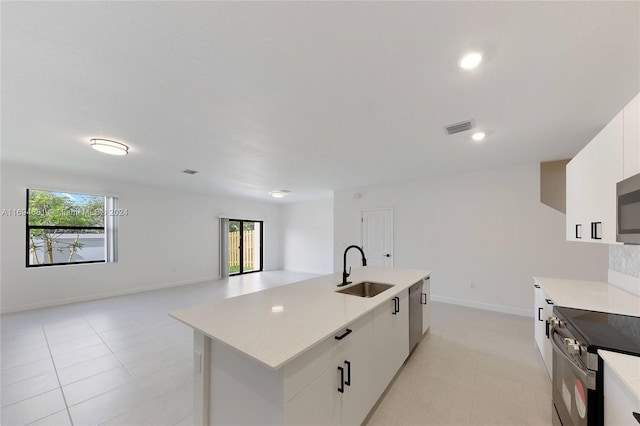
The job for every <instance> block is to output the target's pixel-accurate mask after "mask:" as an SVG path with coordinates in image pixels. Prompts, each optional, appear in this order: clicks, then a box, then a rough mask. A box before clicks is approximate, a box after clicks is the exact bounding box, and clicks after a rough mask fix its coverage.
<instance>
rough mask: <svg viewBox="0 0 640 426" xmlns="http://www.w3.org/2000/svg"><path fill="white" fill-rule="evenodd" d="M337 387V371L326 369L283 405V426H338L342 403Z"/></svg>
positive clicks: (338, 379)
mask: <svg viewBox="0 0 640 426" xmlns="http://www.w3.org/2000/svg"><path fill="white" fill-rule="evenodd" d="M339 386H340V374H339V370H338V369H337V368H336V367H334V368H328V369H326V370H325V371H324V372H323V373H322V374H321V375H320V376H318V377H317V378H316V379H315V380H314V381H313V382H311V384H309V386H307V387H306V388H304V389H303V390H302V391H301V392H300V393H298V394H297V395H296V396H295V397H294V398H293V399H292V400H291V401H289V402H287V403H286V404H285V409H284V423H285V425H291V426H297V425H300V426H304V425H339V424H340V421H341V420H340V415H341V403H342V400H341V395H342V394H341V393H340V392H338V387H339ZM247 409H248V410H250V409H251V407H247Z"/></svg>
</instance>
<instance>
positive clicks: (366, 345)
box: [339, 329, 378, 426]
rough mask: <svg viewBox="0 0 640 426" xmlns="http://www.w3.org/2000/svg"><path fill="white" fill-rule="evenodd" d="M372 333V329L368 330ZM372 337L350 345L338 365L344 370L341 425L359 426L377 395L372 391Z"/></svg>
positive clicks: (374, 372)
mask: <svg viewBox="0 0 640 426" xmlns="http://www.w3.org/2000/svg"><path fill="white" fill-rule="evenodd" d="M370 330H371V331H372V329H370ZM372 338H373V336H369V338H368V339H364V340H360V341H358V342H355V343H354V344H353V345H351V347H350V349H349V351H348V352H347V353H346V354H345V357H344V361H343V362H342V363H340V365H339V366H341V367H342V368H343V369H344V375H345V377H344V380H345V381H344V383H345V386H344V393H343V394H342V424H343V425H354V426H357V425H360V424H362V422H363V421H364V419H365V417H367V414H368V413H369V410H371V407H373V405H374V404H375V402H376V400H377V398H378V395H375V391H374V389H373V384H374V377H375V375H376V371H375V369H374V364H373V357H372V356H371V355H372V353H373V341H372Z"/></svg>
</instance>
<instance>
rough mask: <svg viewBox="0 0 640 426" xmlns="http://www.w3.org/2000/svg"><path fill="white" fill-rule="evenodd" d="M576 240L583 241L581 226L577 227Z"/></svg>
mask: <svg viewBox="0 0 640 426" xmlns="http://www.w3.org/2000/svg"><path fill="white" fill-rule="evenodd" d="M576 239H577V240H581V239H582V225H580V224H578V225H576Z"/></svg>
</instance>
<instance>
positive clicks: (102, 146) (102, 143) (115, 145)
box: [90, 139, 129, 155]
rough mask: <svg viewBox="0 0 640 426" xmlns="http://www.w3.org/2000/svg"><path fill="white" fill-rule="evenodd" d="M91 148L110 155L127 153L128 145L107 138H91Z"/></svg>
mask: <svg viewBox="0 0 640 426" xmlns="http://www.w3.org/2000/svg"><path fill="white" fill-rule="evenodd" d="M90 142H91V148H93V149H95V150H96V151H100V152H104V153H105V154H111V155H127V154H128V153H129V147H128V146H126V145H125V144H123V143H120V142H116V141H110V140H109V139H91V141H90Z"/></svg>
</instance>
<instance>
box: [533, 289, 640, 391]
mask: <svg viewBox="0 0 640 426" xmlns="http://www.w3.org/2000/svg"><path fill="white" fill-rule="evenodd" d="M534 280H535V282H536V283H537V284H539V285H540V287H542V290H543V291H544V293H545V294H546V295H547V296H548V297H549V298H550V299H551V300H553V304H554V305H555V306H565V307H569V308H577V309H586V310H590V311H598V312H609V313H614V314H622V315H632V316H636V317H640V297H638V296H636V295H634V294H632V293H628V292H626V291H624V290H622V289H620V288H618V287H616V286H614V285H611V284H609V283H605V282H601V281H583V280H568V279H563V278H548V277H534ZM598 355H600V356H601V357H602V359H603V360H604V362H606V363H607V364H608V365H609V367H611V370H612V371H614V372H615V373H616V374H617V375H618V376H619V377H620V379H621V380H622V382H623V383H624V384H625V385H626V386H627V387H628V388H629V389H630V390H631V391H632V392H634V394H635V395H636V397H638V398H640V357H636V356H631V355H625V354H620V353H617V352H610V351H604V350H599V351H598Z"/></svg>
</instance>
